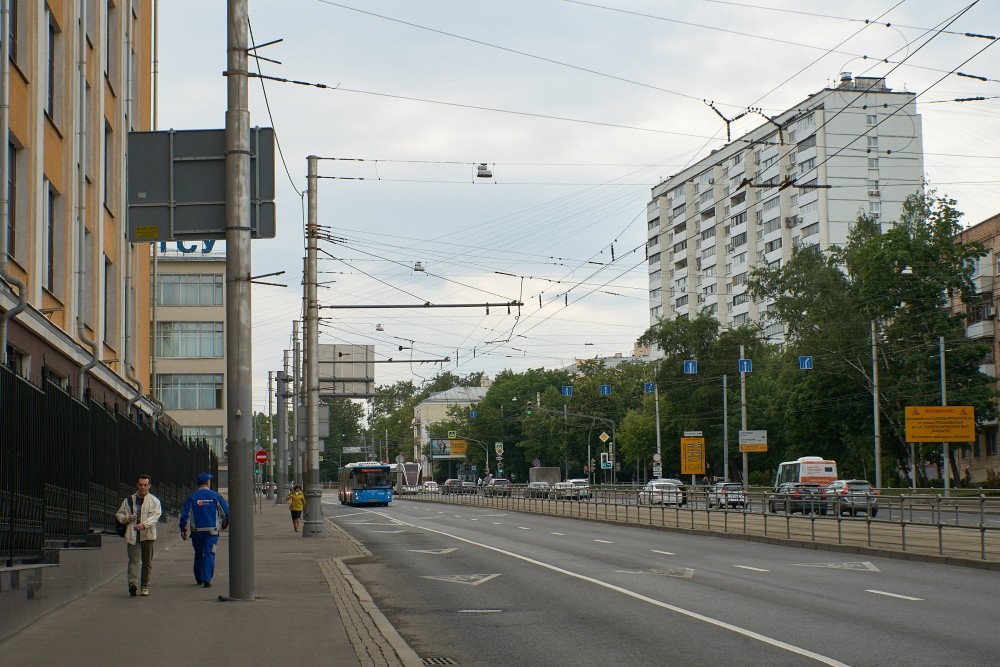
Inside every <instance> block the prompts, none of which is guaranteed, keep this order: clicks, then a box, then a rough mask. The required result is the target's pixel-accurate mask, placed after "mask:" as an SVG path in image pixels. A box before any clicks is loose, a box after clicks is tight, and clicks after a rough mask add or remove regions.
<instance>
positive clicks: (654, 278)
mask: <svg viewBox="0 0 1000 667" xmlns="http://www.w3.org/2000/svg"><path fill="white" fill-rule="evenodd" d="M661 275H662V273H661V272H660V270H659V269H657V270H656V271H653V272H652V273H650V274H649V281H650V282H654V283H658V282H660V276H661Z"/></svg>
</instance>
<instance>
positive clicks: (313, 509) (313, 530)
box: [302, 155, 375, 537]
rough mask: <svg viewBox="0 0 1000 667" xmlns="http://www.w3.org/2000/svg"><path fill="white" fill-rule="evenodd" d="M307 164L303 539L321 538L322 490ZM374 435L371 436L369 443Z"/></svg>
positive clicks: (312, 189)
mask: <svg viewBox="0 0 1000 667" xmlns="http://www.w3.org/2000/svg"><path fill="white" fill-rule="evenodd" d="M306 160H307V163H308V169H309V171H308V184H307V185H308V199H309V204H308V220H307V225H306V276H305V291H306V511H305V521H304V522H303V524H302V537H322V536H323V487H322V486H321V485H320V481H319V308H318V306H319V304H318V303H317V296H316V256H317V255H318V254H319V248H318V244H319V239H318V236H319V223H318V221H317V203H316V179H317V173H316V165H317V163H318V161H319V158H318V157H316V156H315V155H310V156H309V157H307V158H306ZM374 438H375V433H374V432H372V439H374Z"/></svg>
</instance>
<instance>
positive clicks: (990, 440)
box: [986, 428, 997, 456]
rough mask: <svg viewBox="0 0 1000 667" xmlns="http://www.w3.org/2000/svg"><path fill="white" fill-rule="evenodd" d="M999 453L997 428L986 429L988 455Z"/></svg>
mask: <svg viewBox="0 0 1000 667" xmlns="http://www.w3.org/2000/svg"><path fill="white" fill-rule="evenodd" d="M996 455H997V430H996V429H995V428H991V429H989V430H988V431H986V456H996Z"/></svg>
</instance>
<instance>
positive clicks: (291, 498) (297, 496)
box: [285, 484, 306, 533]
mask: <svg viewBox="0 0 1000 667" xmlns="http://www.w3.org/2000/svg"><path fill="white" fill-rule="evenodd" d="M285 500H286V501H287V502H288V509H289V510H291V512H292V527H293V528H295V532H296V533H297V532H299V528H301V527H302V510H304V509H305V508H306V496H305V494H303V493H302V487H301V486H299V485H298V484H296V485H295V486H294V487H292V490H291V491H290V492H289V493H288V495H287V496H285Z"/></svg>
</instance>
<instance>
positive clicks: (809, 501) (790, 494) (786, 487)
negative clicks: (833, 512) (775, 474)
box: [767, 482, 823, 514]
mask: <svg viewBox="0 0 1000 667" xmlns="http://www.w3.org/2000/svg"><path fill="white" fill-rule="evenodd" d="M779 510H780V511H782V512H787V513H788V514H794V513H795V512H802V513H803V514H812V513H813V512H816V513H818V514H821V513H822V512H823V487H821V486H820V485H819V484H815V483H813V482H784V483H782V484H780V485H779V486H778V488H777V489H775V491H774V493H772V494H770V495H768V497H767V511H768V512H771V513H772V514H773V513H775V512H778V511H779Z"/></svg>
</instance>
